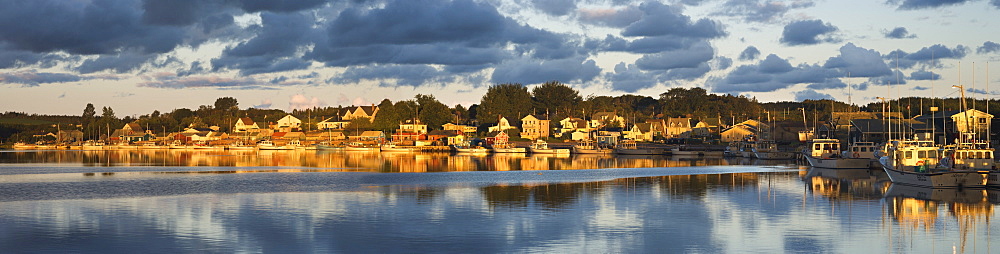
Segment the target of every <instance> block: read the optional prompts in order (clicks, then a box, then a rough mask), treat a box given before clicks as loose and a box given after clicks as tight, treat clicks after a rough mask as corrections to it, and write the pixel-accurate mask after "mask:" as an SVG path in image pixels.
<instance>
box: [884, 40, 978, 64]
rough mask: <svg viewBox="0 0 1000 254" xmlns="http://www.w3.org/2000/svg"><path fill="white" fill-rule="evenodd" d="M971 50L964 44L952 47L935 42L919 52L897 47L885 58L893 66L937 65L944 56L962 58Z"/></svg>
mask: <svg viewBox="0 0 1000 254" xmlns="http://www.w3.org/2000/svg"><path fill="white" fill-rule="evenodd" d="M970 50H971V49H969V48H968V47H965V46H962V45H958V46H955V48H954V49H950V48H948V47H947V46H944V45H941V44H935V45H933V46H930V47H924V48H921V49H920V50H918V51H917V52H913V53H907V52H905V51H903V50H900V49H897V50H894V51H892V52H889V54H886V55H885V59H886V60H888V61H889V64H891V65H892V66H899V68H904V69H908V68H912V67H913V66H914V65H916V64H926V65H929V66H937V65H938V62H939V60H941V59H942V58H951V59H962V58H963V57H965V55H966V54H968V52H969V51H970ZM897 60H898V61H897ZM897 64H898V65H897Z"/></svg>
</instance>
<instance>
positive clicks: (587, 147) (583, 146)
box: [573, 139, 615, 154]
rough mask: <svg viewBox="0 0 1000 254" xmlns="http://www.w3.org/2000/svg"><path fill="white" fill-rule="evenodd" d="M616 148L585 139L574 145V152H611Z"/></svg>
mask: <svg viewBox="0 0 1000 254" xmlns="http://www.w3.org/2000/svg"><path fill="white" fill-rule="evenodd" d="M614 151H615V149H614V148H611V147H607V146H604V145H602V144H601V143H596V142H594V141H593V140H590V139H584V140H582V141H580V142H579V143H576V145H573V153H578V154H611V153H614Z"/></svg>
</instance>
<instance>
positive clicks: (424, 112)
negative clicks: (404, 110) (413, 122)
mask: <svg viewBox="0 0 1000 254" xmlns="http://www.w3.org/2000/svg"><path fill="white" fill-rule="evenodd" d="M415 98H416V100H417V104H418V105H420V113H419V115H420V122H423V123H424V124H426V125H427V127H428V129H440V128H441V126H442V125H444V124H446V123H448V122H450V121H451V120H452V117H451V109H449V108H448V106H446V105H444V103H441V102H440V101H438V100H437V99H435V98H434V96H433V95H423V94H417V96H415Z"/></svg>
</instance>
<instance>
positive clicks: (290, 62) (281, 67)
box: [212, 12, 313, 75]
mask: <svg viewBox="0 0 1000 254" xmlns="http://www.w3.org/2000/svg"><path fill="white" fill-rule="evenodd" d="M260 17H261V26H255V27H252V28H251V29H253V30H259V31H258V32H257V33H256V36H255V37H254V38H253V39H250V40H249V41H246V42H243V43H240V44H238V45H236V46H234V47H230V48H227V49H226V50H224V51H223V52H222V56H221V57H219V58H217V59H213V60H212V68H213V69H220V68H234V69H239V70H240V73H241V74H243V75H251V74H258V73H270V72H279V71H288V70H297V69H303V68H306V67H308V66H309V65H310V63H309V62H307V61H304V60H303V59H302V58H301V57H299V56H297V51H299V49H300V47H301V46H304V44H306V41H307V40H306V39H307V36H306V35H307V34H308V33H310V31H311V30H312V25H313V20H312V19H311V18H309V17H306V16H305V15H304V14H299V13H289V14H277V13H270V12H264V13H261V14H260Z"/></svg>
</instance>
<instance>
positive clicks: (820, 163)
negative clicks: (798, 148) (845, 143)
mask: <svg viewBox="0 0 1000 254" xmlns="http://www.w3.org/2000/svg"><path fill="white" fill-rule="evenodd" d="M803 152H804V153H803V156H804V157H805V158H806V161H808V162H809V165H811V166H813V167H820V168H845V169H846V168H868V167H870V165H871V159H867V158H844V157H842V156H841V152H842V151H841V146H840V140H837V139H813V140H812V141H810V142H809V144H808V147H806V150H805V151H803Z"/></svg>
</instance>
